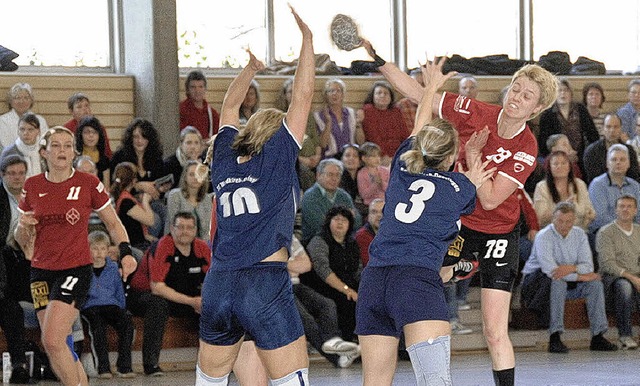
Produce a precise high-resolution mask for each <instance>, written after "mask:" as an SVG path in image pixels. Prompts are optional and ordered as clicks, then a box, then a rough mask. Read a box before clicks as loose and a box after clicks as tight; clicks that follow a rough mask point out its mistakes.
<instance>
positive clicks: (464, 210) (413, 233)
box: [368, 137, 476, 271]
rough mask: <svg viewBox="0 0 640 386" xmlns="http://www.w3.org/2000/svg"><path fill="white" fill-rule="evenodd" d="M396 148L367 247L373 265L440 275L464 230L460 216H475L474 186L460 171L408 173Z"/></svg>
mask: <svg viewBox="0 0 640 386" xmlns="http://www.w3.org/2000/svg"><path fill="white" fill-rule="evenodd" d="M413 140H414V137H409V138H408V139H406V140H405V141H404V142H403V143H402V144H401V145H400V148H398V151H397V152H396V155H395V157H394V158H393V162H392V163H391V178H390V180H389V187H388V188H387V192H386V195H385V205H384V210H383V216H382V221H381V223H380V229H379V230H378V233H377V234H376V237H375V238H374V239H373V242H372V243H371V246H370V247H369V255H370V258H369V264H368V265H371V266H374V267H384V266H390V265H410V266H418V267H425V268H429V269H433V270H435V271H439V270H440V267H441V266H442V261H443V259H444V256H445V254H446V252H447V248H448V247H449V244H450V243H451V242H452V241H453V240H454V238H455V237H456V235H457V234H458V231H459V230H460V216H461V215H467V214H469V213H471V212H473V209H474V208H475V205H476V188H475V186H474V185H473V184H472V183H471V181H469V179H468V178H467V177H465V176H464V175H462V174H460V173H454V172H441V171H437V170H433V169H426V170H424V171H423V172H422V173H420V174H412V173H409V172H408V171H407V170H406V168H405V163H404V162H403V161H401V160H400V155H402V154H403V153H405V152H406V151H408V150H411V147H412V145H413Z"/></svg>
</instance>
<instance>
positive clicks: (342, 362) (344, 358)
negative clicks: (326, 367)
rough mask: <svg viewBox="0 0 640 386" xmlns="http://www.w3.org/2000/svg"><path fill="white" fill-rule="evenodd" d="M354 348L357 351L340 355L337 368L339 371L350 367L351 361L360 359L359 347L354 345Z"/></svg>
mask: <svg viewBox="0 0 640 386" xmlns="http://www.w3.org/2000/svg"><path fill="white" fill-rule="evenodd" d="M356 347H357V349H356V350H355V351H352V352H350V353H347V354H344V355H340V357H339V358H338V366H339V367H340V368H341V369H346V368H347V367H349V366H351V365H352V364H353V361H355V360H356V359H358V358H359V357H360V346H359V345H356Z"/></svg>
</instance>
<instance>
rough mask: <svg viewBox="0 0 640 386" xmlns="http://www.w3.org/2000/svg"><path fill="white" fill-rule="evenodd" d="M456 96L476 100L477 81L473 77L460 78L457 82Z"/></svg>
mask: <svg viewBox="0 0 640 386" xmlns="http://www.w3.org/2000/svg"><path fill="white" fill-rule="evenodd" d="M458 94H460V95H462V96H463V97H467V98H471V99H476V98H477V97H478V80H477V79H476V78H475V77H474V76H473V75H467V76H463V77H462V78H460V81H459V82H458Z"/></svg>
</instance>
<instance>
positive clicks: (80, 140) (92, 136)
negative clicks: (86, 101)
mask: <svg viewBox="0 0 640 386" xmlns="http://www.w3.org/2000/svg"><path fill="white" fill-rule="evenodd" d="M101 127H102V124H101V123H100V121H99V120H98V118H96V117H94V116H86V117H84V118H82V120H80V124H79V125H78V128H77V129H76V150H77V151H78V153H79V154H80V155H87V156H89V157H91V160H92V161H93V163H94V164H95V165H96V169H97V170H98V179H99V180H100V181H102V183H103V184H104V186H105V188H106V189H107V190H108V189H109V186H111V173H110V170H109V161H110V160H109V157H108V156H107V154H106V143H107V138H106V137H105V136H104V133H103V131H102V130H100V128H101Z"/></svg>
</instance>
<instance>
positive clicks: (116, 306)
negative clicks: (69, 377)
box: [81, 231, 136, 379]
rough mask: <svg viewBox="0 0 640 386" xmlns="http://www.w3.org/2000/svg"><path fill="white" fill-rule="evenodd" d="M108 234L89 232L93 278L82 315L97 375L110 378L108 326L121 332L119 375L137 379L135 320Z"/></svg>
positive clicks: (119, 337) (117, 364) (118, 361)
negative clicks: (133, 346) (134, 367)
mask: <svg viewBox="0 0 640 386" xmlns="http://www.w3.org/2000/svg"><path fill="white" fill-rule="evenodd" d="M110 244H111V243H110V240H109V236H108V235H107V234H106V233H105V232H102V231H94V232H91V233H90V234H89V248H90V249H91V257H92V258H93V279H92V280H91V288H90V289H89V295H88V297H87V303H86V304H85V305H84V307H83V308H82V312H81V314H82V317H83V319H84V320H85V321H86V322H87V324H88V325H89V331H90V333H89V334H90V335H91V351H92V353H93V355H94V358H97V362H98V366H97V369H98V378H101V379H111V378H112V377H113V375H112V374H111V366H110V364H109V349H108V347H107V330H106V327H107V325H110V326H112V327H113V328H114V329H115V330H116V332H117V333H118V360H117V362H116V367H117V372H116V374H117V375H118V377H121V378H134V377H135V376H136V374H135V373H134V372H133V370H132V369H131V344H132V343H133V320H132V319H131V314H130V313H129V312H128V311H127V310H126V308H125V298H124V287H123V283H122V278H121V277H120V273H119V272H118V265H117V264H116V262H115V261H113V260H111V258H110V257H108V256H107V255H108V253H109V245H110Z"/></svg>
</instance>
